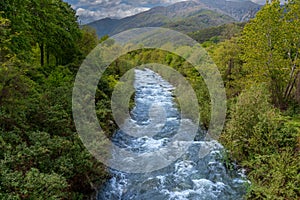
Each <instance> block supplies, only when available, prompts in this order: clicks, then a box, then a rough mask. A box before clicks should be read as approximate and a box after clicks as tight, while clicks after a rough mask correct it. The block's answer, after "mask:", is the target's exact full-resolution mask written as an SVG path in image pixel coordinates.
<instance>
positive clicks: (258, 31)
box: [241, 0, 300, 108]
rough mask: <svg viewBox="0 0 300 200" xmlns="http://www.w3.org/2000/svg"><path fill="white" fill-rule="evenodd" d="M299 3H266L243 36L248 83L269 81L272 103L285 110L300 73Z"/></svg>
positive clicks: (248, 25) (247, 26) (246, 28)
mask: <svg viewBox="0 0 300 200" xmlns="http://www.w3.org/2000/svg"><path fill="white" fill-rule="evenodd" d="M299 5H300V3H299V1H289V4H287V5H286V6H285V7H282V6H281V5H280V1H279V0H276V1H272V2H271V3H268V4H266V6H264V7H263V8H262V10H261V11H259V12H258V13H257V16H256V18H255V19H253V20H251V21H250V22H249V23H248V24H247V25H246V26H245V29H244V31H243V33H242V38H241V47H242V51H243V54H242V58H243V60H244V62H245V64H244V66H243V67H244V70H245V71H247V76H246V79H245V82H246V84H249V83H251V82H253V81H258V82H266V83H267V84H268V87H269V90H270V92H271V97H272V102H273V103H274V104H275V105H276V106H278V107H280V108H286V107H287V105H286V104H287V103H288V101H290V100H291V99H292V98H293V93H294V92H295V81H296V79H297V77H298V73H299V56H298V54H299V40H300V38H299V37H300V28H299V27H300V20H299V14H300V13H299Z"/></svg>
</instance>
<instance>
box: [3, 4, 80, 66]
mask: <svg viewBox="0 0 300 200" xmlns="http://www.w3.org/2000/svg"><path fill="white" fill-rule="evenodd" d="M0 6H1V8H3V11H4V14H3V15H4V17H6V18H7V19H9V20H10V21H11V22H12V31H13V32H17V33H19V34H18V35H16V36H15V37H14V38H13V42H12V44H13V46H12V49H13V51H14V52H15V53H16V54H18V55H19V56H21V55H26V54H25V53H24V52H26V53H27V54H28V52H30V50H31V48H32V47H35V45H36V44H38V46H39V49H40V64H41V66H43V65H44V64H45V55H46V58H47V63H49V59H50V54H52V55H53V56H55V58H56V64H66V63H69V62H71V61H72V60H73V57H74V55H76V50H77V48H76V42H77V40H78V39H79V38H80V30H79V25H78V23H77V17H76V13H75V11H74V10H73V9H72V8H71V6H70V5H69V4H67V3H65V2H63V1H61V0H50V1H49V0H30V1H29V0H24V1H21V0H4V1H1V3H0ZM22 52H23V53H22ZM21 53H22V54H21Z"/></svg>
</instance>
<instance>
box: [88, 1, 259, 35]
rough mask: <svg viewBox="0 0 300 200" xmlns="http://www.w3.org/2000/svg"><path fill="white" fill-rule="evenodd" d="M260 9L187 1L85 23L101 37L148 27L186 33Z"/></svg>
mask: <svg viewBox="0 0 300 200" xmlns="http://www.w3.org/2000/svg"><path fill="white" fill-rule="evenodd" d="M260 8H261V6H260V5H258V4H255V3H253V2H252V1H247V0H243V1H227V0H190V1H182V2H178V3H175V4H172V5H169V6H166V7H163V6H158V7H154V8H152V9H150V10H148V11H145V12H142V13H139V14H136V15H133V16H130V17H126V18H123V19H111V18H105V19H101V20H98V21H95V22H92V23H90V24H88V25H89V26H92V27H94V28H95V29H96V31H97V33H98V35H99V36H100V37H101V36H103V35H105V34H108V35H113V34H117V33H120V32H122V31H125V30H128V29H131V28H139V27H150V26H151V27H168V28H171V29H175V30H178V31H182V32H189V31H195V29H197V30H198V29H201V28H207V27H210V26H216V25H221V24H224V23H229V22H234V21H240V22H242V21H247V20H249V19H251V18H253V17H254V16H255V14H256V12H257V11H258V10H259V9H260Z"/></svg>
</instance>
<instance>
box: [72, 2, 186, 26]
mask: <svg viewBox="0 0 300 200" xmlns="http://www.w3.org/2000/svg"><path fill="white" fill-rule="evenodd" d="M67 1H68V2H69V3H71V4H72V7H73V8H74V9H75V10H76V12H77V15H78V16H79V18H80V20H81V23H88V22H91V21H95V20H98V19H102V18H106V17H110V18H123V17H127V16H131V15H134V14H137V13H140V12H143V11H146V10H149V9H150V8H152V7H155V6H167V5H171V4H174V3H177V2H181V1H186V0H77V1H75V0H67Z"/></svg>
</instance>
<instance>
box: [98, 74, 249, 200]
mask: <svg viewBox="0 0 300 200" xmlns="http://www.w3.org/2000/svg"><path fill="white" fill-rule="evenodd" d="M134 87H135V90H136V93H135V107H134V109H133V110H132V112H131V115H132V119H131V120H130V121H131V122H132V123H129V124H128V127H125V128H126V129H127V130H130V129H131V128H136V127H140V130H143V127H146V126H149V123H150V122H149V121H151V120H150V119H149V110H151V113H152V115H153V116H156V117H157V119H156V126H155V127H153V129H152V131H153V130H154V131H156V129H157V134H156V135H155V136H153V137H149V136H146V134H145V136H141V137H132V136H129V135H127V134H125V133H124V132H123V131H121V130H120V131H117V132H116V133H115V135H114V137H113V139H112V140H113V142H114V144H116V145H118V146H119V147H122V148H125V149H126V150H128V151H134V152H139V153H140V152H141V153H142V152H151V151H156V150H158V149H160V148H162V147H164V146H165V145H166V144H167V143H168V141H169V140H170V138H171V137H173V136H174V134H176V131H177V130H178V126H179V124H180V115H179V112H178V109H177V107H176V105H175V103H174V97H173V96H172V90H173V89H174V88H173V86H172V85H170V84H169V83H168V82H166V81H165V80H163V79H162V78H161V77H160V76H159V75H158V74H156V73H154V72H153V71H151V70H149V69H145V70H135V84H134ZM153 105H156V109H155V108H153ZM161 108H164V111H165V112H163V113H162V111H161ZM160 118H166V120H163V119H160ZM160 122H163V124H162V125H160V124H159V123H160ZM125 126H126V125H125ZM202 134H203V135H204V133H202ZM201 138H204V137H197V139H196V140H195V141H194V142H192V144H191V145H190V147H189V149H188V150H187V152H186V153H185V154H184V155H183V156H182V157H181V158H179V159H177V160H176V161H175V162H173V163H172V164H170V165H169V166H167V167H164V168H162V169H160V170H157V171H153V172H149V173H125V172H121V171H117V170H113V169H111V173H112V175H113V178H111V180H109V181H108V182H107V183H106V184H105V185H104V187H103V188H102V189H101V190H100V191H99V194H98V200H149V199H151V200H202V199H203V200H215V199H221V200H222V199H224V200H225V199H232V200H237V199H242V197H243V195H244V194H245V191H246V186H245V185H246V182H247V180H246V177H245V175H244V174H243V173H242V172H240V171H231V170H228V169H226V168H225V166H224V162H223V159H222V151H223V147H222V145H221V144H219V143H218V142H217V141H214V140H212V141H203V140H201ZM203 150H204V154H203ZM153 162H155V160H154V161H153Z"/></svg>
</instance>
